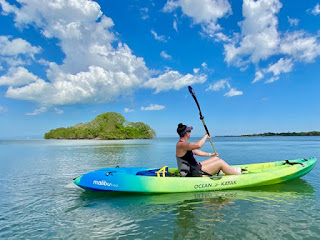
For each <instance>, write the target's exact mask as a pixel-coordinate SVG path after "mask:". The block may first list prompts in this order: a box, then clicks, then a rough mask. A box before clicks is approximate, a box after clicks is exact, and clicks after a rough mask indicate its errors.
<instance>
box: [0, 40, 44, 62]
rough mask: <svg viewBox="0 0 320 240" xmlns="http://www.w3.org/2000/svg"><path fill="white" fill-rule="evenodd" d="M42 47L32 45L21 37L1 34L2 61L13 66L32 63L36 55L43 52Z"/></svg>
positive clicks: (0, 58) (0, 53)
mask: <svg viewBox="0 0 320 240" xmlns="http://www.w3.org/2000/svg"><path fill="white" fill-rule="evenodd" d="M41 50H42V49H41V47H35V46H32V45H31V44H30V43H29V42H27V41H26V40H23V39H21V38H15V39H12V37H11V36H0V62H3V63H6V64H8V65H9V66H11V67H14V66H19V65H20V66H22V65H27V64H30V61H31V60H33V59H34V55H35V54H38V53H40V52H41Z"/></svg>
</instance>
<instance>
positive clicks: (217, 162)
mask: <svg viewBox="0 0 320 240" xmlns="http://www.w3.org/2000/svg"><path fill="white" fill-rule="evenodd" d="M213 158H214V159H213ZM213 158H210V159H208V160H205V161H203V162H201V165H202V171H204V172H206V173H209V174H215V173H216V172H218V171H219V170H222V171H223V172H224V173H225V174H226V175H239V174H241V173H239V172H238V171H236V170H235V169H234V168H233V167H231V166H230V165H229V164H227V163H226V162H225V161H223V160H222V159H220V158H218V157H213Z"/></svg>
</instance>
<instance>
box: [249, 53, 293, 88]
mask: <svg viewBox="0 0 320 240" xmlns="http://www.w3.org/2000/svg"><path fill="white" fill-rule="evenodd" d="M292 69H293V60H292V59H291V58H288V59H285V58H280V59H279V60H278V62H276V63H274V64H269V66H268V67H267V68H264V69H262V70H258V71H256V76H255V78H254V80H253V81H252V83H256V82H258V81H260V80H261V79H263V78H264V76H265V75H266V74H268V73H272V74H273V77H271V78H270V79H268V80H267V81H266V82H265V83H272V82H274V81H276V80H279V77H278V76H279V75H280V74H282V73H289V72H291V71H292Z"/></svg>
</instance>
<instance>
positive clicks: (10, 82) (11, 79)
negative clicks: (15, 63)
mask: <svg viewBox="0 0 320 240" xmlns="http://www.w3.org/2000/svg"><path fill="white" fill-rule="evenodd" d="M38 79H39V78H38V77H37V76H36V75H34V74H32V73H30V72H29V71H28V70H27V69H25V68H24V67H17V68H15V67H12V68H10V69H9V71H8V73H7V74H6V75H3V76H1V77H0V86H3V85H6V86H21V85H26V84H29V83H32V82H36V81H37V80H38Z"/></svg>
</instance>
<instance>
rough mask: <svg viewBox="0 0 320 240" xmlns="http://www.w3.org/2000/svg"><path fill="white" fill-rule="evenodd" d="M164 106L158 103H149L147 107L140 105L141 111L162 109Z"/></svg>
mask: <svg viewBox="0 0 320 240" xmlns="http://www.w3.org/2000/svg"><path fill="white" fill-rule="evenodd" d="M164 108H165V106H162V105H158V104H150V106H149V107H141V110H142V111H156V110H163V109H164Z"/></svg>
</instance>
